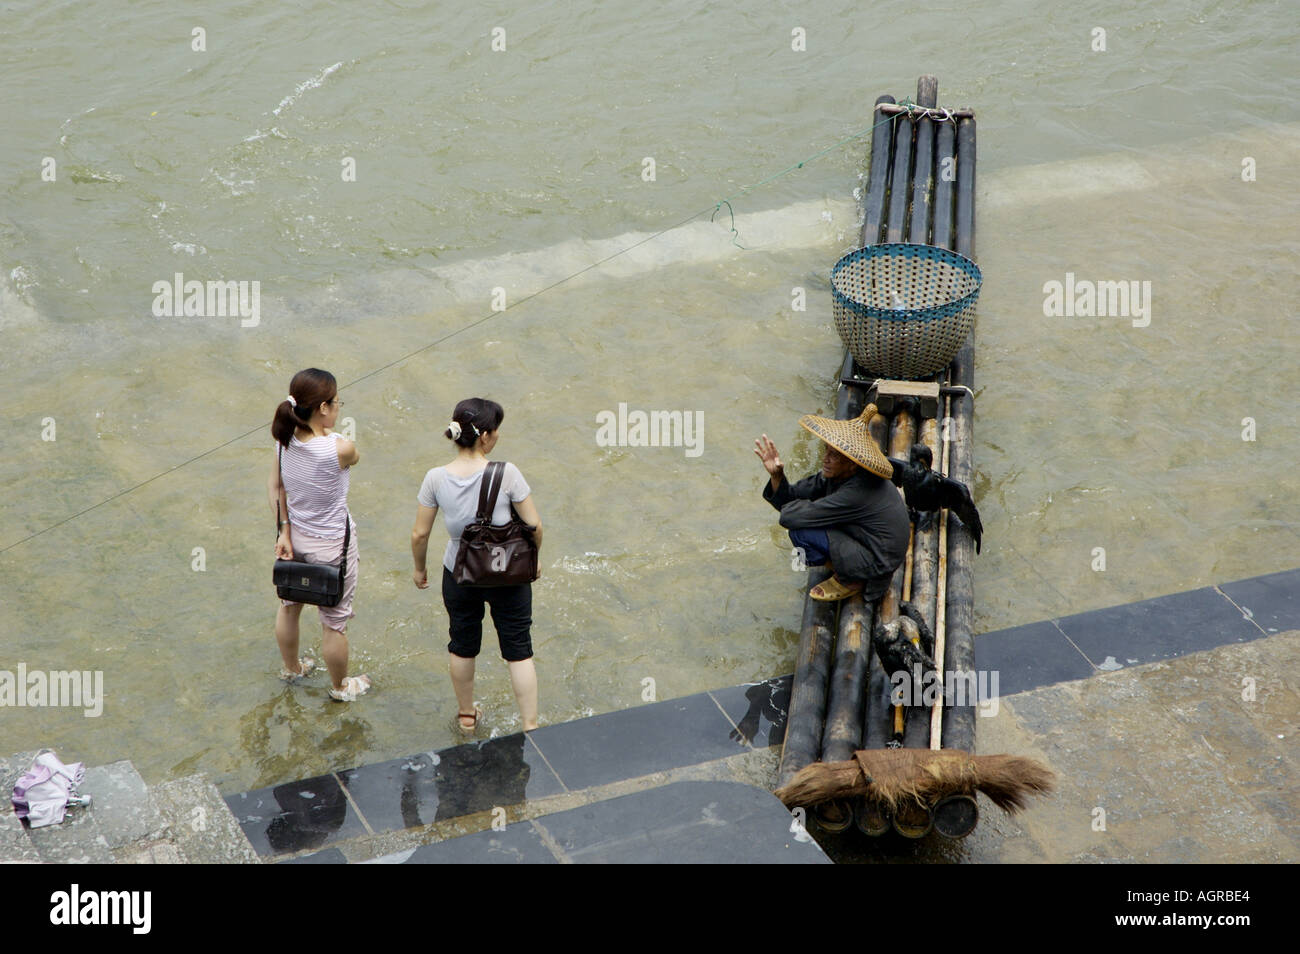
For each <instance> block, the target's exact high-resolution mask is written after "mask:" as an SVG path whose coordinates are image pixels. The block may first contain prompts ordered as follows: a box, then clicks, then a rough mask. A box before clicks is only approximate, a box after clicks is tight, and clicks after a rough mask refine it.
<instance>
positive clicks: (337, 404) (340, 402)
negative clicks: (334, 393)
mask: <svg viewBox="0 0 1300 954" xmlns="http://www.w3.org/2000/svg"><path fill="white" fill-rule="evenodd" d="M329 403H330V404H333V405H334V406H335V407H342V406H343V402H342V401H340V400H339V399H338V398H335V399H334V400H332V401H330V402H329Z"/></svg>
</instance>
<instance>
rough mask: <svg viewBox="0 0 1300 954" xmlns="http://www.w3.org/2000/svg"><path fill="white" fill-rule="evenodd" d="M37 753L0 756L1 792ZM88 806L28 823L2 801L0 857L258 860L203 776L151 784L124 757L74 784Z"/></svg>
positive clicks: (68, 860) (90, 860)
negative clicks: (53, 820)
mask: <svg viewBox="0 0 1300 954" xmlns="http://www.w3.org/2000/svg"><path fill="white" fill-rule="evenodd" d="M38 754H39V751H37V750H33V751H29V752H19V753H16V754H14V755H12V756H9V757H8V758H3V759H0V793H4V794H5V795H8V794H10V793H12V792H13V787H14V784H15V783H16V782H17V781H18V779H19V778H20V777H21V776H22V774H23V772H25V771H26V770H27V769H28V767H30V766H31V764H32V760H33V759H35V758H36V756H37V755H38ZM79 791H80V792H81V794H83V795H90V796H91V798H92V803H91V805H90V807H89V808H73V809H70V810H69V811H68V813H67V815H66V816H65V818H64V820H63V822H61V823H60V824H58V825H50V826H47V827H45V828H37V829H29V828H26V827H25V826H24V825H23V823H22V821H21V820H19V818H18V817H17V816H16V815H14V814H13V812H12V810H4V808H3V807H0V862H36V863H49V864H114V863H118V864H140V863H144V864H181V863H185V862H191V863H213V864H217V863H220V864H229V863H260V859H259V858H258V857H257V853H256V852H255V851H253V847H252V845H250V844H249V843H248V839H247V838H246V837H245V836H244V833H243V831H242V830H241V829H240V827H239V823H238V822H237V821H236V820H235V817H234V815H232V814H231V813H230V809H229V808H227V807H226V803H225V800H224V799H223V798H222V797H221V793H220V792H218V791H217V789H216V787H215V786H214V785H212V783H211V782H209V781H208V780H207V778H206V777H205V776H202V775H194V776H190V777H188V778H182V779H175V780H173V781H170V782H164V783H162V784H161V785H157V786H154V787H153V788H152V789H151V788H150V787H149V786H148V785H146V784H145V781H144V779H143V778H141V777H140V773H139V772H137V771H136V770H135V766H134V765H132V764H131V763H130V762H129V761H125V760H123V761H120V762H113V763H111V764H109V765H100V766H93V767H91V768H88V769H87V770H86V775H85V778H84V779H83V780H82V783H81V787H80V789H79Z"/></svg>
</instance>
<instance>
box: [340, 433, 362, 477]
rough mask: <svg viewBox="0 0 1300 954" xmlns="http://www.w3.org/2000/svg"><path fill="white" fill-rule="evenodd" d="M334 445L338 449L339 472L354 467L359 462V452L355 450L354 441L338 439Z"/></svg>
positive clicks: (344, 438)
mask: <svg viewBox="0 0 1300 954" xmlns="http://www.w3.org/2000/svg"><path fill="white" fill-rule="evenodd" d="M335 443H336V444H337V445H338V449H339V470H346V469H347V468H349V467H355V466H356V465H357V464H358V463H359V462H360V461H361V452H360V451H358V450H357V445H356V441H350V440H348V439H347V438H346V437H340V438H339V439H338V440H337V441H335Z"/></svg>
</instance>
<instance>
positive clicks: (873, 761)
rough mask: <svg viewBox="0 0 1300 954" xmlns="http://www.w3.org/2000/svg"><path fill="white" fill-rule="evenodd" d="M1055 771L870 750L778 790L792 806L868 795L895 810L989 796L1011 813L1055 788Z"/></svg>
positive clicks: (926, 752)
mask: <svg viewBox="0 0 1300 954" xmlns="http://www.w3.org/2000/svg"><path fill="white" fill-rule="evenodd" d="M1054 782H1055V777H1054V776H1053V775H1052V772H1051V771H1050V770H1049V769H1047V768H1046V767H1045V766H1043V765H1042V764H1040V763H1038V762H1035V761H1034V760H1033V759H1027V758H1024V757H1022V756H1019V755H971V754H969V753H967V752H961V751H957V750H942V749H941V750H938V751H935V750H932V749H867V750H864V751H861V752H854V753H853V759H852V760H851V761H848V762H814V763H813V764H811V765H807V766H805V767H804V768H802V769H800V770H799V773H798V774H797V775H795V777H794V778H793V779H791V780H790V784H788V785H786V786H785V787H783V788H779V789H777V790H776V793H775V794H776V797H777V798H779V799H781V801H783V802H785V804H786V806H787V807H790V808H793V807H795V806H796V805H803V806H806V807H807V806H812V805H817V804H820V803H821V802H825V801H829V800H831V799H835V798H852V797H854V796H858V795H862V796H866V797H867V798H869V799H872V800H873V801H875V802H878V803H880V804H883V805H885V806H887V807H888V808H890V809H894V808H897V807H898V805H899V804H900V803H902V802H904V801H905V800H906V801H919V802H922V803H923V804H926V805H933V804H934V803H935V802H936V801H938V800H939V799H941V798H944V797H946V796H948V795H974V794H975V793H976V792H983V793H984V794H985V795H987V796H988V797H989V800H990V801H992V802H993V804H994V805H997V806H998V808H1000V809H1002V810H1003V811H1004V812H1006V813H1007V814H1009V815H1014V814H1015V813H1016V812H1018V811H1020V810H1021V809H1022V808H1024V807H1025V805H1026V803H1027V801H1028V798H1029V796H1030V795H1044V794H1046V793H1048V792H1050V791H1051V790H1052V785H1053V783H1054Z"/></svg>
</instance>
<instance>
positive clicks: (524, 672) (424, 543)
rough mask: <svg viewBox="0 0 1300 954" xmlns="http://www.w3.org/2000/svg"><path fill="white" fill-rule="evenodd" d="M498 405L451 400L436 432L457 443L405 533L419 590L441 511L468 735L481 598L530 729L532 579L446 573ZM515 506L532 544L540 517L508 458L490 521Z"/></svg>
mask: <svg viewBox="0 0 1300 954" xmlns="http://www.w3.org/2000/svg"><path fill="white" fill-rule="evenodd" d="M504 417H505V411H504V410H502V408H501V405H500V404H498V403H496V402H495V401H489V400H486V399H484V398H468V399H466V400H464V401H461V402H460V403H459V404H457V405H456V410H455V412H454V413H453V414H452V416H451V423H450V424H448V425H447V429H446V430H445V431H443V436H444V437H446V438H447V439H448V440H450V441H451V442H452V443H454V444H455V445H456V458H455V459H454V460H452V461H451V462H450V463H449V464H446V465H445V466H443V467H435V468H433V469H432V470H430V471H429V472H428V473H427V474H425V477H424V483H423V484H421V485H420V493H419V494H418V496H417V499H418V501H419V509H418V510H417V511H416V515H415V528H414V529H413V530H412V531H411V553H412V555H413V556H414V557H415V585H416V586H417V587H419V588H420V589H422V590H423V589H426V588H427V587H428V585H429V574H428V571H427V570H426V568H425V561H426V558H427V555H428V549H429V534H430V532H432V530H433V521H434V518H435V517H437V515H438V511H439V510H442V512H443V519H444V521H445V523H446V525H447V534H448V536H450V538H451V539H450V540H449V541H448V542H447V549H446V550H445V551H444V553H443V558H442V602H443V605H444V606H446V608H447V618H448V624H449V625H448V629H449V631H450V635H451V641H450V642H449V643H448V644H447V652H448V653H449V654H450V656H451V660H450V669H451V684H452V688H453V689H454V690H455V692H456V703H457V706H458V712H457V721H458V723H459V725H460V730H461V731H462V732H463V733H465V734H466V735H473V734H474V731H475V730H476V729H477V728H478V725H479V722H480V721H481V720H482V718H483V712H482V710H481V709H479V708H478V706H476V705H475V704H474V663H475V658H476V657H477V656H478V653H479V649H480V646H481V644H482V640H483V609H484V604H485V603H486V604H488V605H490V606H491V607H492V623H493V625H495V626H496V630H497V640H498V642H499V643H500V644H501V656H502V658H504V659H505V660H506V663H507V664H508V665H509V667H510V684H511V686H512V687H513V689H514V693H515V701H516V702H517V703H518V704H519V715H520V717H521V719H522V721H523V728H524V731H528V730H530V729H535V728H537V671H536V669H535V668H534V666H533V642H532V623H533V587H532V584H531V583H520V584H518V585H515V586H491V587H476V586H462V585H461V584H459V583H457V582H456V581H455V578H454V577H453V576H452V569H453V568H454V567H455V565H456V553H457V551H458V550H459V547H460V535H461V531H462V530H464V529H465V527H467V526H468V525H469V524H471V523H473V522H474V518H475V515H476V514H475V511H477V509H478V497H479V487H480V485H481V483H482V478H483V471H484V470H485V469H486V468H487V465H488V459H487V458H488V455H489V454H490V453H492V450H493V448H495V447H496V444H497V438H498V436H499V428H500V427H501V421H502V419H503V418H504ZM511 505H513V506H514V508H515V511H516V512H517V513H518V514H519V517H520V519H521V520H523V521H524V523H526V524H528V525H529V526H530V527H531V528H533V531H532V532H533V542H534V543H536V544H537V545H538V546H539V547H540V546H541V543H542V522H541V518H540V517H538V515H537V507H536V506H535V505H534V503H533V498H532V491H531V490H530V489H529V487H528V483H527V481H525V480H524V475H523V474H521V473H520V472H519V468H518V467H516V466H515V465H514V464H510V463H507V464H506V465H505V473H504V475H503V479H502V483H501V492H500V494H499V495H498V497H497V502H496V507H495V509H494V510H493V512H492V523H493V524H494V525H496V526H504V525H505V524H507V523H509V522H510V507H511Z"/></svg>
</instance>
